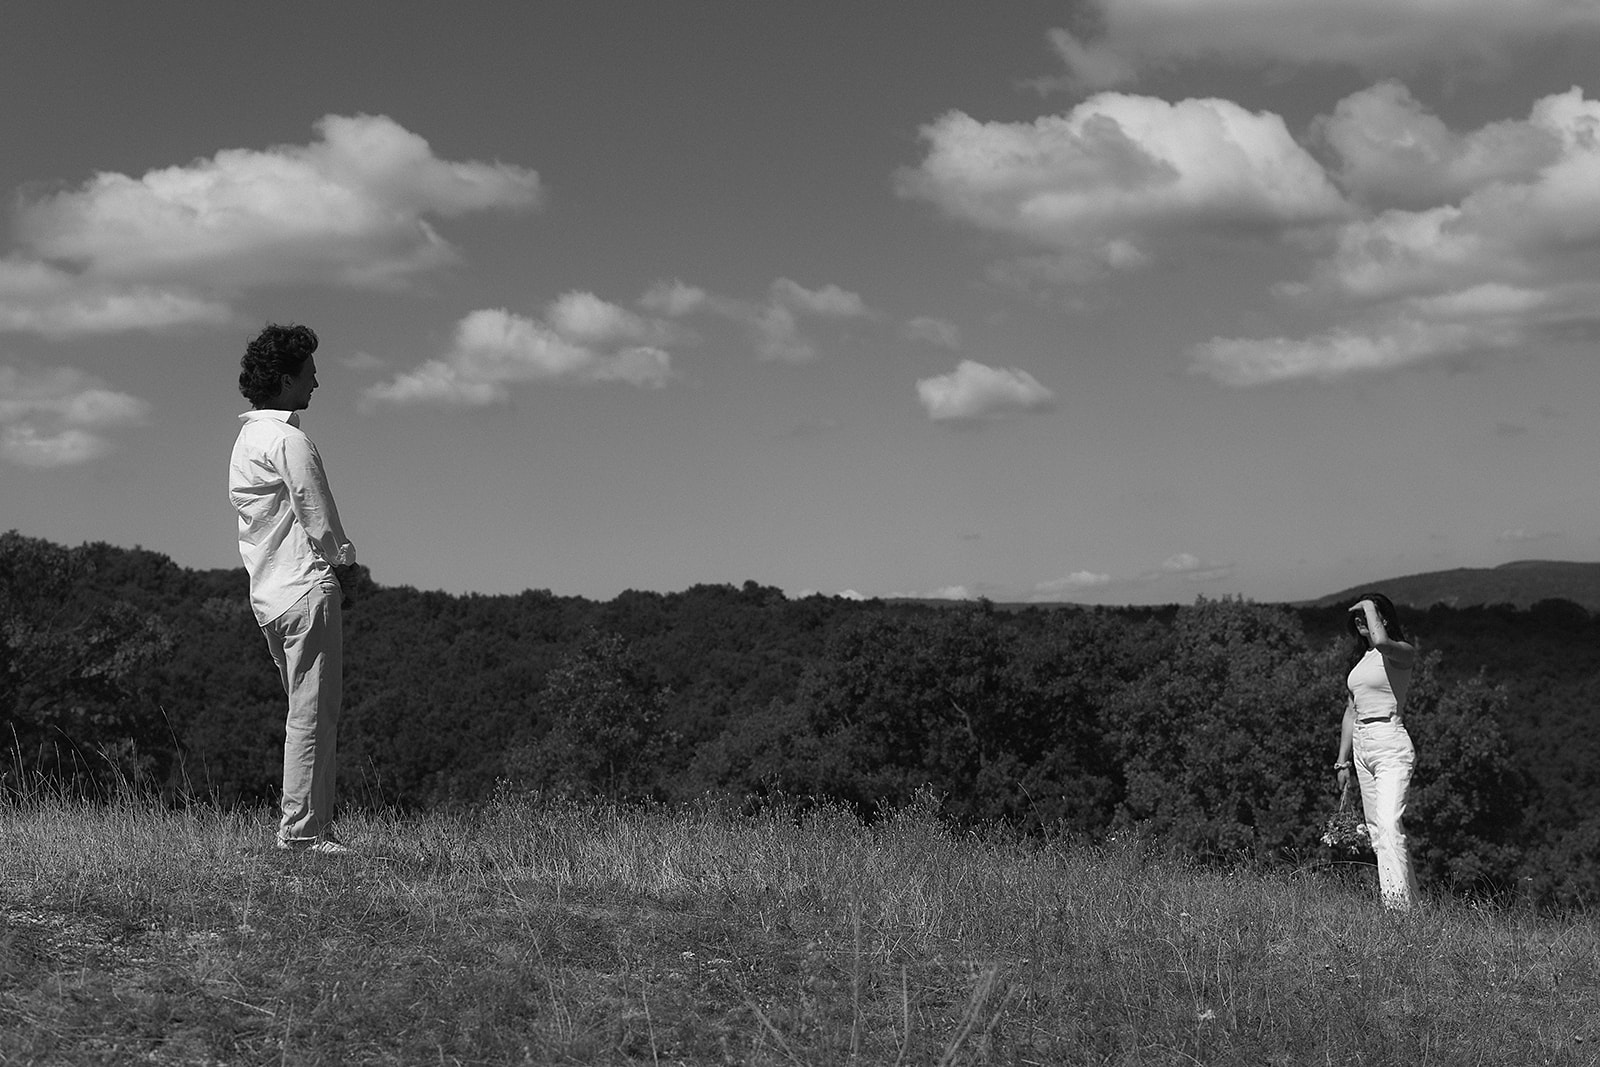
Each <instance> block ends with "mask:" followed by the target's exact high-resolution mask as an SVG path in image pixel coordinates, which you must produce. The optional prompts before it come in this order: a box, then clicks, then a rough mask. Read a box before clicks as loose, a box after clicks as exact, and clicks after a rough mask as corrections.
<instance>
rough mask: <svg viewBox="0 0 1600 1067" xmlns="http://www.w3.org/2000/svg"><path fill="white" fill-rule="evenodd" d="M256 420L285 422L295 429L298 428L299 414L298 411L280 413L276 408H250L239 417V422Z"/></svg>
mask: <svg viewBox="0 0 1600 1067" xmlns="http://www.w3.org/2000/svg"><path fill="white" fill-rule="evenodd" d="M257 419H277V420H278V421H279V422H287V423H288V424H289V425H290V426H293V427H294V428H295V429H299V428H300V412H298V411H280V410H279V409H277V408H251V409H250V410H249V411H246V412H244V413H242V414H241V415H240V416H239V420H240V421H241V422H254V421H256V420H257Z"/></svg>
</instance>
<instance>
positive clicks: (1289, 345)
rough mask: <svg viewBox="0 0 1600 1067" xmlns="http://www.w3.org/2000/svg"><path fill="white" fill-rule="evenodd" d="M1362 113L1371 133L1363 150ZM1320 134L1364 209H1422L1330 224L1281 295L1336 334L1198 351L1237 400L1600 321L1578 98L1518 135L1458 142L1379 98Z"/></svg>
mask: <svg viewBox="0 0 1600 1067" xmlns="http://www.w3.org/2000/svg"><path fill="white" fill-rule="evenodd" d="M1370 113H1377V114H1378V115H1379V116H1380V118H1379V120H1376V121H1374V122H1373V124H1372V126H1371V131H1372V132H1370V134H1368V135H1361V134H1360V133H1359V127H1360V120H1359V116H1361V115H1364V114H1370ZM1324 129H1325V133H1326V135H1327V136H1328V139H1329V143H1330V144H1331V145H1332V146H1333V148H1334V149H1335V151H1336V153H1337V154H1338V156H1339V159H1340V162H1341V166H1342V170H1341V174H1342V175H1343V180H1344V181H1346V182H1348V183H1350V185H1351V187H1352V191H1353V192H1355V193H1356V194H1357V195H1358V196H1359V197H1360V198H1361V199H1362V200H1364V201H1366V202H1369V203H1372V204H1375V205H1379V204H1397V203H1399V204H1403V203H1411V204H1414V205H1417V206H1414V207H1410V208H1407V207H1384V208H1382V209H1377V208H1375V209H1374V210H1372V211H1370V212H1369V213H1366V214H1364V215H1362V216H1361V217H1358V218H1353V219H1349V220H1345V221H1343V222H1340V223H1338V224H1336V225H1335V226H1334V227H1333V229H1332V232H1331V235H1330V237H1329V239H1328V242H1327V246H1326V247H1327V251H1326V253H1325V254H1323V255H1322V256H1321V258H1320V259H1319V260H1318V261H1317V262H1316V263H1315V264H1314V266H1313V268H1312V270H1311V272H1310V275H1309V277H1308V278H1307V279H1306V280H1305V281H1303V282H1296V283H1292V284H1287V285H1283V286H1280V287H1279V292H1280V294H1281V295H1283V296H1285V297H1287V298H1290V299H1292V300H1296V301H1302V302H1309V303H1311V304H1314V305H1320V306H1322V307H1324V308H1327V309H1330V310H1331V311H1333V312H1334V313H1336V314H1338V315H1340V316H1341V317H1342V318H1343V319H1344V320H1345V321H1344V323H1343V324H1342V325H1340V326H1338V327H1336V328H1334V329H1331V330H1328V331H1326V332H1324V333H1321V334H1317V335H1313V336H1308V337H1302V338H1293V337H1281V336H1280V337H1272V338H1264V339H1250V338H1214V339H1212V340H1211V341H1209V342H1207V343H1205V344H1203V345H1199V346H1197V347H1196V348H1195V349H1194V350H1193V352H1192V353H1191V355H1192V359H1193V362H1192V367H1193V369H1195V370H1197V371H1199V372H1201V373H1204V374H1208V375H1210V376H1212V377H1214V378H1217V379H1218V380H1219V381H1223V382H1226V383H1228V384H1232V385H1257V384H1262V383H1265V382H1272V381H1283V380H1289V379H1295V378H1317V379H1322V380H1328V379H1333V378H1338V377H1342V376H1344V375H1346V374H1351V373H1356V372H1361V371H1377V370H1387V369H1391V368H1395V367H1401V366H1406V365H1410V364H1415V363H1419V362H1422V361H1425V360H1429V359H1434V358H1437V357H1447V356H1453V355H1460V354H1464V353H1475V352H1487V351H1494V350H1500V349H1508V348H1511V347H1513V346H1516V345H1521V344H1525V343H1527V342H1528V341H1530V340H1531V339H1533V338H1536V337H1537V336H1539V335H1540V334H1541V333H1542V332H1545V331H1550V330H1556V329H1567V328H1570V327H1571V326H1573V325H1574V324H1582V325H1585V326H1592V325H1593V324H1595V323H1596V322H1600V102H1596V101H1592V100H1587V99H1585V98H1584V96H1583V94H1582V92H1581V90H1579V89H1572V90H1570V91H1568V92H1565V93H1560V94H1555V95H1552V96H1548V97H1545V98H1544V99H1542V100H1539V101H1537V102H1536V103H1535V104H1534V105H1533V107H1532V108H1531V110H1530V112H1529V116H1528V118H1527V119H1526V120H1518V121H1515V122H1504V121H1503V122H1496V123H1492V124H1490V125H1486V126H1484V127H1482V128H1480V129H1478V130H1473V131H1468V132H1465V133H1459V134H1458V133H1454V132H1452V131H1450V130H1449V129H1447V128H1446V127H1445V126H1444V124H1443V123H1441V122H1439V121H1438V120H1437V119H1436V118H1434V117H1433V116H1431V115H1428V114H1427V113H1426V112H1425V111H1423V109H1422V108H1421V107H1420V106H1419V105H1417V103H1416V102H1415V101H1414V100H1412V99H1411V97H1410V96H1409V94H1408V93H1406V92H1405V91H1404V89H1403V88H1401V87H1399V86H1394V85H1380V86H1376V87H1374V88H1373V89H1370V90H1366V91H1364V92H1362V93H1357V94H1355V95H1354V96H1352V97H1349V98H1346V100H1345V101H1343V102H1342V103H1341V104H1340V106H1339V108H1338V109H1336V111H1335V114H1334V116H1333V117H1332V118H1330V119H1329V120H1327V122H1326V124H1325V127H1324ZM1385 145H1388V146H1390V147H1389V148H1385V147H1384V146H1385ZM1491 157H1493V158H1491ZM1441 199H1443V200H1444V202H1435V201H1439V200H1441Z"/></svg>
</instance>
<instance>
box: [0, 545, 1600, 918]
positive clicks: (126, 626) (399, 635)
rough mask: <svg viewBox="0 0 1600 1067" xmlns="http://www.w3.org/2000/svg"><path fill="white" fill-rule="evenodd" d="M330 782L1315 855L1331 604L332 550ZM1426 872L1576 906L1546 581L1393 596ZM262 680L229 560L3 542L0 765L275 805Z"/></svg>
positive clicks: (271, 681) (1576, 708)
mask: <svg viewBox="0 0 1600 1067" xmlns="http://www.w3.org/2000/svg"><path fill="white" fill-rule="evenodd" d="M350 592H351V594H352V597H353V601H354V602H353V604H352V605H351V607H350V608H349V609H348V610H347V612H346V614H345V645H346V664H345V671H346V683H345V688H346V692H345V704H344V712H343V718H342V722H341V726H340V793H341V796H342V797H343V798H345V800H346V801H347V802H356V803H362V804H368V805H385V806H394V807H398V808H402V809H418V808H427V807H433V806H437V805H445V804H473V803H478V802H481V801H484V800H486V799H488V798H489V797H491V796H492V795H493V794H494V793H495V792H496V791H497V790H505V789H514V790H538V791H541V792H544V793H550V794H571V795H585V794H600V795H605V796H609V797H615V798H620V799H630V798H633V799H644V798H652V799H656V800H661V801H667V802H675V801H685V800H689V799H692V798H696V797H699V796H701V795H704V794H706V793H715V794H723V795H729V796H732V797H734V798H737V799H738V800H739V801H740V802H742V803H747V804H751V805H762V804H793V803H804V802H805V801H806V798H823V797H826V798H832V799H836V800H839V801H842V802H845V803H848V804H850V805H853V806H854V807H855V808H856V809H857V810H858V811H860V812H861V813H862V814H863V815H864V816H866V817H869V818H870V817H871V816H872V815H873V813H874V812H876V811H879V810H883V809H885V808H886V807H896V806H900V805H904V804H905V803H908V802H909V801H910V800H911V798H912V796H913V794H915V793H916V792H917V791H918V790H919V789H922V788H924V787H931V789H932V790H933V792H934V794H935V795H937V796H938V797H940V798H941V804H942V809H943V811H944V813H945V815H946V816H947V817H948V818H950V819H952V820H954V821H957V822H960V823H964V824H970V825H974V826H981V825H1004V826H1007V827H1011V828H1013V829H1014V830H1016V831H1018V832H1023V833H1050V834H1068V835H1072V836H1075V837H1079V838H1081V839H1083V840H1086V841H1096V840H1100V839H1103V838H1104V837H1106V836H1107V835H1109V834H1112V833H1116V832H1118V831H1121V830H1125V829H1127V828H1129V827H1138V828H1140V830H1141V832H1144V833H1148V834H1150V835H1151V836H1152V837H1153V838H1156V839H1159V840H1161V841H1163V842H1165V843H1167V844H1168V845H1170V846H1171V847H1174V848H1177V849H1180V850H1182V851H1183V852H1184V853H1186V854H1188V855H1190V856H1193V857H1195V858H1196V859H1197V860H1200V861H1207V862H1224V863H1226V862H1236V861H1239V860H1241V859H1243V860H1250V861H1258V862H1268V863H1297V864H1305V863H1318V862H1325V861H1326V860H1327V859H1328V858H1329V856H1328V854H1327V852H1326V850H1325V849H1324V848H1323V846H1321V845H1320V844H1319V842H1318V836H1319V833H1320V831H1321V828H1322V826H1323V823H1324V821H1325V820H1326V819H1327V817H1328V815H1329V814H1330V812H1331V811H1332V810H1333V808H1334V805H1335V802H1336V798H1335V797H1334V795H1333V793H1332V789H1333V776H1332V774H1331V773H1330V771H1329V764H1330V763H1331V762H1332V758H1333V751H1334V748H1335V743H1336V740H1337V731H1338V724H1339V717H1340V714H1341V713H1342V710H1343V705H1344V692H1343V677H1344V674H1345V671H1346V669H1347V666H1346V651H1347V648H1346V645H1345V639H1344V637H1343V636H1342V634H1343V631H1342V627H1343V620H1344V609H1343V607H1342V606H1341V607H1334V608H1291V607H1288V606H1282V605H1270V604H1258V603H1253V602H1249V601H1243V600H1236V599H1221V600H1209V599H1205V598H1201V599H1198V600H1196V602H1195V603H1193V604H1190V605H1171V606H1164V607H1155V608H1131V607H1130V608H1085V607H1072V606H1049V607H1031V608H1025V609H1015V610H1008V609H1003V608H1000V607H996V606H994V605H991V604H987V603H981V602H980V603H977V604H968V605H951V606H935V605H927V604H909V603H886V602H879V601H865V602H861V601H852V600H844V599H840V598H830V597H821V596H812V597H805V598H800V599H790V598H788V597H786V596H785V595H784V594H783V593H782V592H781V591H780V590H778V589H774V588H770V587H764V586H760V585H758V584H756V583H754V582H746V583H744V584H743V585H742V586H733V585H700V586H695V587H693V588H691V589H688V590H685V591H683V592H681V593H652V592H637V591H630V592H626V593H623V594H622V595H620V596H618V597H616V598H615V599H613V600H610V601H606V602H596V601H590V600H586V599H584V598H580V597H564V596H557V595H554V594H552V593H550V592H549V591H546V590H528V591H524V592H522V593H520V594H516V595H506V596H482V595H466V596H453V595H449V594H445V593H441V592H425V591H418V590H416V589H412V588H409V587H387V586H381V585H378V584H376V583H375V582H373V581H372V579H371V576H370V575H369V574H367V573H366V572H365V571H360V572H358V574H357V576H356V578H355V580H354V581H353V582H352V587H351V589H350ZM1407 620H1408V623H1409V624H1410V626H1409V628H1410V629H1413V630H1415V632H1416V633H1417V634H1418V635H1419V636H1420V642H1421V645H1422V648H1423V650H1424V654H1423V656H1422V657H1421V661H1420V664H1419V668H1418V671H1417V674H1416V677H1415V680H1414V682H1413V687H1412V692H1411V696H1410V698H1409V701H1408V709H1407V716H1406V719H1407V726H1408V728H1409V729H1410V730H1411V732H1412V734H1413V736H1414V738H1415V739H1416V742H1417V748H1418V767H1417V776H1416V779H1415V782H1414V785H1413V792H1412V799H1411V805H1410V809H1409V812H1408V823H1409V825H1410V829H1411V832H1412V836H1413V839H1414V841H1415V843H1416V846H1415V847H1416V857H1415V858H1416V861H1417V865H1418V872H1419V875H1420V876H1421V877H1422V878H1423V879H1424V880H1425V881H1426V882H1428V883H1429V884H1430V885H1433V886H1436V887H1446V888H1448V889H1450V890H1452V891H1456V892H1462V893H1493V894H1498V895H1503V896H1516V897H1520V898H1524V899H1530V900H1534V901H1537V902H1539V903H1542V904H1547V905H1556V906H1573V905H1580V904H1588V903H1592V902H1594V901H1595V900H1597V899H1600V815H1597V814H1594V813H1595V812H1596V811H1597V810H1600V809H1597V805H1596V804H1595V803H1594V802H1595V801H1596V800H1600V760H1597V759H1596V756H1597V755H1600V753H1597V751H1596V745H1597V742H1596V740H1595V738H1594V730H1593V726H1594V719H1593V709H1594V707H1595V697H1596V696H1597V688H1596V687H1597V685H1600V642H1597V641H1596V637H1597V636H1600V620H1597V619H1596V617H1595V616H1593V615H1591V614H1590V613H1589V612H1587V611H1586V610H1584V609H1583V608H1581V607H1579V606H1577V605H1574V604H1571V603H1568V602H1565V601H1545V602H1541V603H1540V604H1537V605H1535V606H1534V607H1533V608H1531V609H1528V610H1518V609H1514V608H1511V607H1508V606H1499V607H1482V608H1460V609H1451V608H1443V607H1435V608H1432V609H1430V610H1428V611H1425V612H1413V613H1410V614H1408V616H1407ZM283 714H284V713H283V694H282V690H281V688H280V686H279V683H278V679H277V675H276V673H275V671H274V669H273V666H272V664H271V661H270V659H269V658H268V656H267V655H266V650H265V648H264V645H263V641H262V638H261V635H260V632H259V630H258V628H257V627H256V625H255V622H254V619H253V617H252V616H251V613H250V609H249V604H248V582H247V580H246V577H245V574H244V571H243V570H242V569H235V570H204V571H201V570H191V569H186V568H181V567H178V566H176V565H175V564H173V563H172V561H171V560H170V559H168V558H167V557H165V556H163V555H160V554H158V553H155V552H150V551H146V550H143V549H121V548H116V547H112V546H109V545H104V544H87V545H83V546H79V547H76V548H68V547H63V546H59V545H55V544H52V543H50V542H47V541H41V540H37V539H32V538H26V537H22V536H20V535H18V534H16V533H14V532H13V533H8V534H4V535H0V716H3V718H0V742H3V743H4V745H5V747H6V748H7V749H9V753H8V754H7V756H6V757H5V758H3V759H0V787H3V789H4V791H5V793H6V794H7V795H11V796H18V795H27V794H28V792H29V791H30V790H32V789H37V788H38V787H39V786H40V785H41V784H44V783H49V784H50V785H52V786H54V787H59V788H70V789H76V790H84V791H89V792H96V791H98V792H102V793H103V792H106V791H109V790H114V789H120V788H128V787H133V788H138V789H140V790H144V791H149V792H154V793H159V794H161V795H163V796H165V797H168V798H170V799H171V800H172V801H173V802H175V803H195V802H206V803H221V804H238V803H256V802H260V801H271V800H274V799H275V797H276V791H277V788H278V781H279V775H280V772H281V758H282V756H281V746H282V734H283Z"/></svg>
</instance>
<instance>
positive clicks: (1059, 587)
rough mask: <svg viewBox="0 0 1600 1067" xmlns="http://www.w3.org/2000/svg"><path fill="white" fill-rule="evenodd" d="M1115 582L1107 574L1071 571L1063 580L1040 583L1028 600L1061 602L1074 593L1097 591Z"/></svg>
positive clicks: (1056, 579)
mask: <svg viewBox="0 0 1600 1067" xmlns="http://www.w3.org/2000/svg"><path fill="white" fill-rule="evenodd" d="M1115 581H1116V579H1115V578H1113V577H1112V576H1111V575H1109V574H1097V573H1095V572H1094V571H1073V572H1072V573H1071V574H1069V575H1067V576H1066V577H1065V578H1055V579H1052V580H1050V581H1048V582H1040V583H1039V584H1038V585H1036V586H1034V587H1033V592H1032V594H1031V595H1030V596H1029V598H1028V599H1030V600H1034V601H1039V602H1048V601H1054V600H1063V599H1067V598H1069V597H1071V596H1072V595H1073V594H1074V593H1081V592H1084V591H1086V590H1090V589H1099V588H1100V587H1101V586H1107V585H1111V584H1112V583H1114V582H1115Z"/></svg>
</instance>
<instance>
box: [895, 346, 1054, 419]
mask: <svg viewBox="0 0 1600 1067" xmlns="http://www.w3.org/2000/svg"><path fill="white" fill-rule="evenodd" d="M917 397H918V398H919V399H920V400H921V402H922V407H923V409H924V410H925V411H927V413H928V418H930V419H933V420H934V421H936V422H947V421H948V422H975V421H979V420H984V419H994V418H999V417H1001V416H1004V415H1011V414H1016V413H1019V412H1037V411H1049V410H1052V409H1053V408H1054V407H1055V403H1056V398H1055V394H1054V393H1052V392H1051V391H1050V390H1049V389H1046V388H1045V387H1044V386H1043V385H1040V384H1039V381H1038V379H1036V378H1035V377H1034V376H1033V375H1031V374H1029V373H1028V372H1027V371H1024V370H1017V369H1016V368H1011V369H1009V370H1008V369H1004V368H998V367H989V366H985V365H984V364H982V363H979V362H977V361H975V360H970V359H964V360H962V361H961V362H960V363H959V364H958V365H957V366H956V369H955V370H954V371H952V372H951V373H949V374H942V375H939V376H937V377H933V378H923V379H922V380H920V381H918V382H917Z"/></svg>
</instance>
